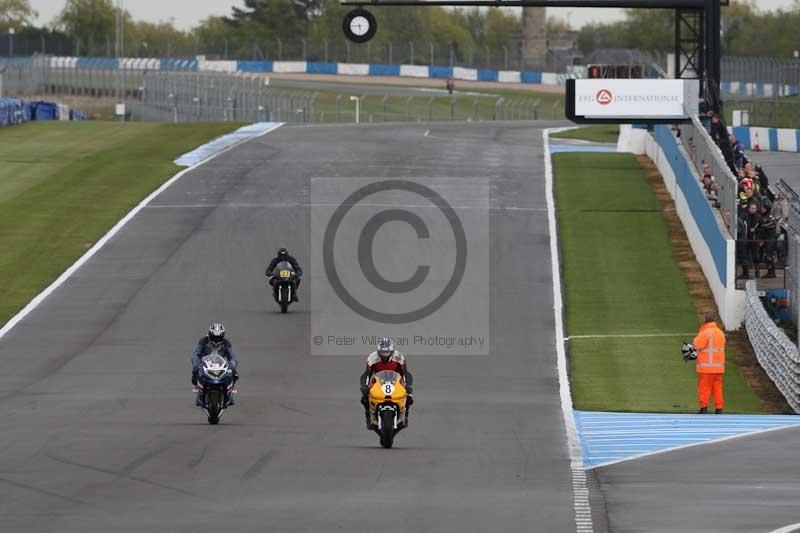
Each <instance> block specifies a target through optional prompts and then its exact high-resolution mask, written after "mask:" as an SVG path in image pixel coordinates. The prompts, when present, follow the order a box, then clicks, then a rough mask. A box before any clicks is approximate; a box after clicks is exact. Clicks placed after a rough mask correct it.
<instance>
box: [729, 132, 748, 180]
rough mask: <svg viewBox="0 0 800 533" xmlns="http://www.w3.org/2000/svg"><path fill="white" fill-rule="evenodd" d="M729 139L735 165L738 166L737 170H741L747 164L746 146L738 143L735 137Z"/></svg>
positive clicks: (731, 136)
mask: <svg viewBox="0 0 800 533" xmlns="http://www.w3.org/2000/svg"><path fill="white" fill-rule="evenodd" d="M728 139H729V140H730V143H731V149H732V150H733V162H734V165H735V166H736V168H737V169H740V168H742V167H743V166H744V163H745V157H744V144H742V143H741V141H737V140H736V136H735V135H730V136H729V137H728ZM734 172H735V170H734Z"/></svg>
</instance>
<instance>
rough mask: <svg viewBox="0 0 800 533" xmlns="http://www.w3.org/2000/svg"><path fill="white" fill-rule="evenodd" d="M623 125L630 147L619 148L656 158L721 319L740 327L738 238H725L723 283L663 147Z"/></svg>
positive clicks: (742, 301) (728, 325)
mask: <svg viewBox="0 0 800 533" xmlns="http://www.w3.org/2000/svg"><path fill="white" fill-rule="evenodd" d="M621 128H628V130H629V131H627V132H625V133H624V134H621V135H620V141H622V139H623V138H625V139H627V140H628V142H627V146H620V147H622V148H626V149H628V150H630V151H631V152H634V153H638V154H646V155H647V156H648V157H649V158H650V159H652V160H653V162H654V163H655V165H656V167H657V168H658V170H659V172H660V173H661V176H662V177H663V179H664V184H665V185H666V187H667V190H669V193H670V195H671V196H672V199H673V200H674V201H675V210H676V212H677V214H678V218H680V220H681V223H682V224H683V229H684V230H685V231H686V235H687V237H688V238H689V244H690V245H691V247H692V251H693V252H694V254H695V256H696V258H697V262H698V263H699V264H700V268H701V269H702V270H703V274H704V275H705V277H706V280H707V281H708V285H709V287H710V288H711V292H712V293H713V294H714V300H715V301H716V303H717V308H718V309H719V313H720V319H721V320H722V322H723V324H724V325H725V329H727V330H735V329H739V327H740V326H741V325H742V321H743V320H744V313H745V292H744V291H739V290H736V241H735V240H733V239H732V238H730V237H728V238H727V239H726V263H727V268H726V271H727V279H726V280H725V283H724V284H723V282H722V280H720V279H719V274H718V272H717V267H716V265H715V263H714V257H713V256H712V252H711V248H710V247H709V245H708V243H707V242H706V240H705V239H704V238H703V234H702V233H701V231H700V228H699V227H698V225H697V222H696V221H695V219H694V216H693V215H692V212H691V209H690V208H689V203H688V202H687V200H686V198H685V197H684V195H683V191H682V190H681V188H680V187H679V186H678V180H677V177H676V176H675V171H674V170H673V168H672V165H671V164H670V161H669V159H668V158H667V156H666V154H665V153H664V150H662V148H661V147H660V146H659V145H658V143H657V142H656V140H655V139H654V138H653V136H652V135H650V134H649V133H648V132H647V131H646V130H644V129H638V128H631V127H630V126H621ZM679 151H680V152H681V154H682V156H683V157H684V159H685V160H686V162H687V163H688V167H689V168H690V169H691V168H693V166H692V163H691V161H690V159H689V157H688V155H686V153H685V152H684V151H683V147H682V146H681V147H679ZM694 179H695V180H696V182H697V183H698V184H699V182H700V176H699V175H695V176H694ZM698 186H699V185H698ZM720 223H721V222H720Z"/></svg>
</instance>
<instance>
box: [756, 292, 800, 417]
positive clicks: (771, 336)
mask: <svg viewBox="0 0 800 533" xmlns="http://www.w3.org/2000/svg"><path fill="white" fill-rule="evenodd" d="M746 292H747V300H746V307H745V319H744V323H745V328H746V329H747V336H748V337H749V338H750V344H752V346H753V351H755V353H756V357H757V358H758V362H759V364H761V367H762V368H763V369H764V371H766V373H767V375H768V376H769V378H770V379H771V380H772V382H773V383H775V386H776V387H778V390H779V391H781V394H783V397H784V398H786V401H787V402H788V403H789V405H790V406H791V407H792V409H794V412H795V413H800V353H798V349H797V345H795V343H793V342H792V341H791V340H790V339H789V338H788V337H787V336H786V335H785V334H784V333H783V332H782V331H781V330H780V328H778V326H776V325H775V322H773V320H772V319H771V318H770V317H769V315H768V314H767V312H766V311H765V310H764V306H763V305H762V304H761V300H760V298H759V296H758V289H757V288H756V282H755V280H750V281H748V282H747V291H746Z"/></svg>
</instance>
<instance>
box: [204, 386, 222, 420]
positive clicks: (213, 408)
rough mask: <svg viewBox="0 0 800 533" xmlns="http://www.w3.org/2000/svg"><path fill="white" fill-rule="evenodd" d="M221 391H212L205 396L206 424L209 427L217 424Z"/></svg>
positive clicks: (220, 408)
mask: <svg viewBox="0 0 800 533" xmlns="http://www.w3.org/2000/svg"><path fill="white" fill-rule="evenodd" d="M222 402H223V397H222V391H219V390H212V391H209V392H208V393H207V394H206V405H207V406H208V423H209V424H211V425H215V424H219V414H220V413H221V412H222Z"/></svg>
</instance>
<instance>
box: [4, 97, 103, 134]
mask: <svg viewBox="0 0 800 533" xmlns="http://www.w3.org/2000/svg"><path fill="white" fill-rule="evenodd" d="M59 118H60V117H59V110H58V104H55V103H53V102H30V101H28V100H22V99H20V98H0V128H2V127H4V126H13V125H14V124H21V123H23V122H30V121H31V120H59ZM69 119H70V120H87V119H88V117H87V116H86V115H85V114H83V113H81V112H80V111H77V110H75V109H70V110H69Z"/></svg>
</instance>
